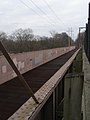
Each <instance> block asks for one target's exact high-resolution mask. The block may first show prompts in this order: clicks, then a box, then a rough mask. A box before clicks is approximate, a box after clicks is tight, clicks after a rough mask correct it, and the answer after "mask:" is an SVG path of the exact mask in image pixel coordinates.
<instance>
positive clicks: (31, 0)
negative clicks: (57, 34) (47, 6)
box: [28, 0, 56, 24]
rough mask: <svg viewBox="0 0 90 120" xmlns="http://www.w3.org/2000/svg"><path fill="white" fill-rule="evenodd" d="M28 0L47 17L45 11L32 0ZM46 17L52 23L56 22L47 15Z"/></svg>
mask: <svg viewBox="0 0 90 120" xmlns="http://www.w3.org/2000/svg"><path fill="white" fill-rule="evenodd" d="M28 1H30V2H31V3H32V4H33V5H34V6H35V7H36V8H37V9H39V10H40V11H41V12H42V13H43V14H44V15H45V16H46V17H47V14H46V12H45V11H43V10H42V9H41V8H40V7H39V6H38V5H37V4H36V3H35V2H34V1H33V0H28ZM47 19H48V20H49V21H51V22H52V23H53V24H56V23H55V22H54V21H52V19H50V18H49V17H47Z"/></svg>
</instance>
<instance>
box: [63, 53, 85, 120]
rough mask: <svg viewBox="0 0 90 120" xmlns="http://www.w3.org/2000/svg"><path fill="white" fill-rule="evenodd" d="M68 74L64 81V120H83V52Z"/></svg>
mask: <svg viewBox="0 0 90 120" xmlns="http://www.w3.org/2000/svg"><path fill="white" fill-rule="evenodd" d="M68 72H69V73H68V74H67V76H66V77H65V81H64V120H81V117H82V116H81V103H82V91H83V73H82V51H80V52H79V54H78V55H77V57H76V59H75V60H74V62H73V64H72V66H71V69H70V71H68Z"/></svg>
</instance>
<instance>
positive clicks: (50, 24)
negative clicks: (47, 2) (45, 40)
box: [19, 0, 55, 27]
mask: <svg viewBox="0 0 90 120" xmlns="http://www.w3.org/2000/svg"><path fill="white" fill-rule="evenodd" d="M19 1H20V2H21V3H22V4H24V5H25V6H26V7H27V8H29V9H31V10H32V11H33V12H34V13H35V14H37V15H38V16H39V17H40V18H41V17H43V16H41V15H40V14H38V12H36V11H35V10H34V9H32V8H31V7H29V5H27V4H26V3H25V2H23V1H22V0H19ZM32 3H33V2H32ZM33 4H34V5H35V6H37V5H36V4H35V3H33ZM37 8H38V9H39V10H40V11H42V10H41V9H40V8H39V7H38V6H37ZM42 12H43V11H42ZM43 14H45V13H44V12H43ZM44 20H45V19H44ZM47 20H48V18H47ZM48 23H49V24H50V25H52V26H53V27H55V24H53V23H52V22H50V21H49V20H48Z"/></svg>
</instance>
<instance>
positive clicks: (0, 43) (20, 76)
mask: <svg viewBox="0 0 90 120" xmlns="http://www.w3.org/2000/svg"><path fill="white" fill-rule="evenodd" d="M0 50H1V52H2V53H3V55H4V56H5V58H6V59H7V61H8V62H9V64H10V65H11V67H12V68H13V70H14V71H15V73H16V74H17V76H18V77H19V79H20V81H21V82H22V83H23V85H24V86H25V88H26V89H27V91H28V93H29V95H30V96H32V98H33V99H34V101H35V102H36V103H37V104H38V103H39V102H38V101H37V99H36V97H35V96H34V93H33V91H32V89H31V88H30V87H29V85H28V84H27V82H26V80H25V79H24V77H23V76H22V74H21V73H20V72H19V70H18V69H17V67H16V66H15V64H14V62H13V61H12V59H11V58H10V56H9V54H8V52H7V50H6V49H5V47H4V45H3V44H2V42H1V41H0Z"/></svg>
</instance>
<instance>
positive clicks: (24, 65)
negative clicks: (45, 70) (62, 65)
mask: <svg viewBox="0 0 90 120" xmlns="http://www.w3.org/2000/svg"><path fill="white" fill-rule="evenodd" d="M73 49H75V46H72V47H63V48H55V49H48V50H41V51H33V52H25V53H18V54H10V56H11V58H12V60H13V62H14V63H15V65H16V66H17V68H18V70H19V71H20V72H21V73H25V72H27V71H29V70H31V69H33V68H35V67H38V66H39V65H41V64H44V63H46V62H48V61H50V60H52V59H54V58H56V57H58V56H60V55H62V54H65V53H67V52H69V51H71V50H73ZM14 77H16V74H15V72H14V71H13V70H12V68H11V66H10V65H9V63H8V62H7V60H6V59H5V57H4V56H0V84H2V83H4V82H7V81H8V80H10V79H12V78H14Z"/></svg>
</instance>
